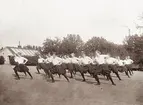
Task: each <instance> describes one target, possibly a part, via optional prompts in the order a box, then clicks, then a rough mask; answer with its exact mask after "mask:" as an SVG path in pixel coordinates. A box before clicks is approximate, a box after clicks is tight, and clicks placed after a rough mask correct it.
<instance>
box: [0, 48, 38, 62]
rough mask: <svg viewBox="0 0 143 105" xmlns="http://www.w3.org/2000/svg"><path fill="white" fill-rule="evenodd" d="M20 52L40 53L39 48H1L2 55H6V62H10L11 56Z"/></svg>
mask: <svg viewBox="0 0 143 105" xmlns="http://www.w3.org/2000/svg"><path fill="white" fill-rule="evenodd" d="M19 52H20V53H21V54H22V55H23V56H35V54H36V53H39V52H38V50H31V49H24V48H21V47H5V48H3V49H2V50H0V56H4V58H5V64H10V63H9V56H14V55H15V54H17V53H19Z"/></svg>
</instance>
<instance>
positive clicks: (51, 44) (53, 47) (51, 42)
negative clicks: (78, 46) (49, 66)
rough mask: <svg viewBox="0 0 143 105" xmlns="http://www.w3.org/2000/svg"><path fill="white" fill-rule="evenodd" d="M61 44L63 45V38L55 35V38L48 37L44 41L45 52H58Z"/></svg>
mask: <svg viewBox="0 0 143 105" xmlns="http://www.w3.org/2000/svg"><path fill="white" fill-rule="evenodd" d="M60 45H61V40H60V39H59V38H57V37H55V39H51V38H47V39H46V40H45V42H44V43H43V53H44V54H48V53H53V52H56V53H57V54H58V53H59V49H60Z"/></svg>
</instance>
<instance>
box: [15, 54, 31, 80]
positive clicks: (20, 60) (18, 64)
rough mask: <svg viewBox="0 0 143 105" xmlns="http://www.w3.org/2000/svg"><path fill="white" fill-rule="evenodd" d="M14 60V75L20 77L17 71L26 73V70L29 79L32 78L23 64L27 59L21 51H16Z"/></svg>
mask: <svg viewBox="0 0 143 105" xmlns="http://www.w3.org/2000/svg"><path fill="white" fill-rule="evenodd" d="M14 61H15V62H16V66H15V67H14V68H13V69H14V72H15V74H16V76H17V77H18V79H20V77H19V75H18V72H24V73H25V75H26V72H27V73H28V74H29V75H30V77H31V79H33V77H32V75H31V73H30V72H29V69H28V67H27V66H26V65H25V64H26V62H27V61H28V59H26V58H24V57H22V56H21V53H18V54H16V55H15V57H14Z"/></svg>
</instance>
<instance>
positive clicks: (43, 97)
mask: <svg viewBox="0 0 143 105" xmlns="http://www.w3.org/2000/svg"><path fill="white" fill-rule="evenodd" d="M12 68H13V67H12V66H11V65H0V105H143V72H138V71H135V72H134V75H133V76H131V78H128V77H127V76H126V75H125V74H124V73H123V74H120V76H121V78H122V81H119V80H118V79H117V78H116V76H115V75H114V74H112V77H113V79H114V82H115V83H116V86H113V85H111V82H110V81H107V80H106V79H105V78H104V77H102V76H101V77H100V81H101V85H100V86H98V85H96V81H95V80H94V78H91V77H90V76H89V75H88V74H86V76H85V77H86V79H87V81H86V82H82V77H81V76H80V74H77V75H76V76H75V77H74V79H70V82H69V83H68V82H67V81H66V79H65V78H64V77H62V76H61V78H59V77H58V75H54V77H55V80H56V82H55V83H51V82H50V81H51V80H48V81H47V80H46V79H45V77H44V72H43V71H41V74H37V71H36V69H35V67H34V66H29V68H30V72H31V73H32V75H33V77H34V79H33V80H31V79H30V77H29V76H28V75H27V76H25V75H24V73H19V75H20V77H21V79H20V80H16V79H15V76H14V72H13V70H12ZM68 75H69V74H68Z"/></svg>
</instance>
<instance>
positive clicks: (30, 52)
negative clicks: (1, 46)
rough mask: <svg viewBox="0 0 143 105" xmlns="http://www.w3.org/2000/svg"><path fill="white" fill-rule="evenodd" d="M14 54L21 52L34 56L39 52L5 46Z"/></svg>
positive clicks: (24, 54)
mask: <svg viewBox="0 0 143 105" xmlns="http://www.w3.org/2000/svg"><path fill="white" fill-rule="evenodd" d="M6 48H7V49H9V51H10V52H11V53H12V54H13V55H14V54H17V53H21V54H22V55H23V56H35V54H36V53H39V52H38V50H32V49H25V48H17V47H6Z"/></svg>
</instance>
